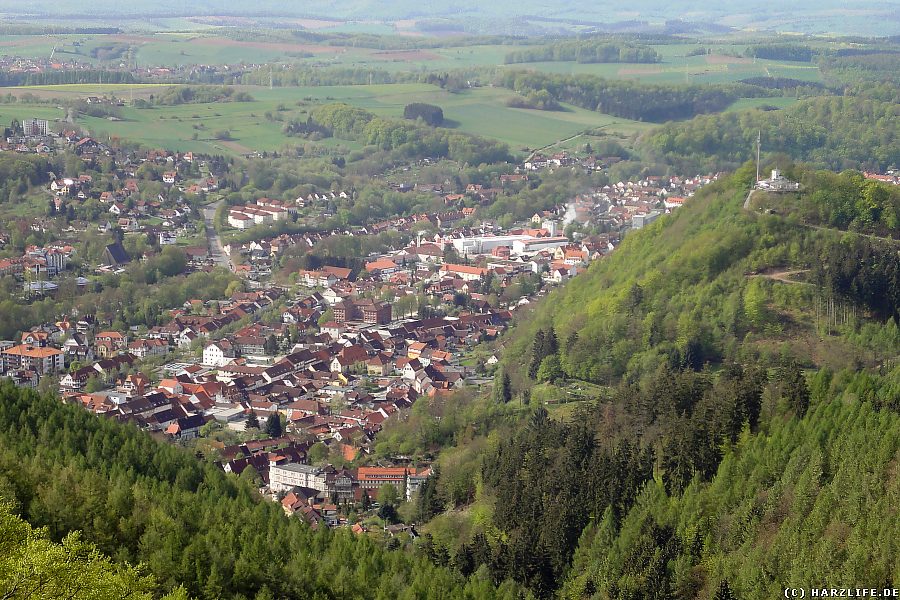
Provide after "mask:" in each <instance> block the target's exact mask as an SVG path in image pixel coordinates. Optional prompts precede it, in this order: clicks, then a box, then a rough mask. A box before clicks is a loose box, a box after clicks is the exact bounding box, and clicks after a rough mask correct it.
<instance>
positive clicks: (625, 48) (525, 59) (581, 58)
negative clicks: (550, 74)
mask: <svg viewBox="0 0 900 600" xmlns="http://www.w3.org/2000/svg"><path fill="white" fill-rule="evenodd" d="M551 61H553V62H561V61H575V62H578V63H658V62H661V61H662V56H660V54H659V52H657V51H656V50H654V49H653V48H651V47H650V46H642V45H636V44H630V43H625V42H612V41H609V40H605V39H594V40H576V41H569V42H558V43H555V44H549V45H546V46H538V47H531V48H523V49H521V50H515V51H513V52H510V53H508V54H507V55H506V56H505V57H504V59H503V62H505V63H506V64H514V63H529V62H551Z"/></svg>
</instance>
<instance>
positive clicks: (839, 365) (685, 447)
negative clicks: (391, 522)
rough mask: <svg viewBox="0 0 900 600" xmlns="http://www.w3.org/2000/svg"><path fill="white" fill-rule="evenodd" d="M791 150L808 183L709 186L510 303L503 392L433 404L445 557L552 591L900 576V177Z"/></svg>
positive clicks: (466, 569)
mask: <svg viewBox="0 0 900 600" xmlns="http://www.w3.org/2000/svg"><path fill="white" fill-rule="evenodd" d="M782 166H784V167H786V168H785V172H786V174H787V176H788V177H790V178H793V179H794V180H796V181H800V182H802V185H803V187H802V190H801V192H800V193H795V194H780V195H778V194H771V195H767V194H763V193H759V192H757V193H755V194H754V195H753V197H752V198H751V201H750V203H749V210H748V209H745V208H744V203H745V200H746V198H747V195H748V194H747V192H748V190H749V188H750V183H751V182H752V180H753V173H754V169H753V168H752V167H751V166H750V165H747V166H745V167H742V168H741V169H739V170H738V171H737V172H736V173H735V174H734V175H733V176H731V177H727V178H724V179H723V180H720V181H719V182H718V183H716V184H714V185H711V186H708V187H707V188H705V189H704V190H703V191H702V192H701V193H699V194H698V195H697V196H696V197H694V198H691V199H690V201H689V202H688V203H687V204H686V206H685V207H684V208H681V209H679V210H678V211H676V213H675V214H673V215H671V216H667V217H664V218H662V219H660V220H658V221H657V222H655V223H654V224H652V225H651V226H649V227H647V228H645V229H643V230H641V231H639V232H632V233H631V234H629V235H628V236H627V237H626V239H625V241H624V243H623V244H622V245H621V246H620V248H618V249H617V250H616V251H615V252H614V253H612V255H611V256H609V257H606V258H604V259H602V260H600V261H599V262H597V263H596V264H594V265H592V266H591V267H590V268H589V270H588V271H587V273H585V274H583V275H581V276H579V277H577V278H575V279H574V280H573V281H571V282H570V283H569V284H568V285H566V286H565V287H564V288H562V289H560V290H558V291H556V292H553V293H551V294H550V295H549V296H548V297H547V298H546V300H545V301H543V302H541V303H540V304H539V305H538V307H537V308H536V309H534V310H533V311H532V312H530V313H528V314H522V315H519V316H518V317H517V319H516V326H515V327H514V329H513V330H512V332H511V334H510V335H509V336H508V337H507V338H506V339H504V340H503V341H502V343H503V345H504V346H505V347H504V352H503V355H504V358H503V360H502V361H501V366H500V372H499V373H498V376H497V378H496V380H495V381H496V382H497V383H496V385H495V387H496V389H495V394H494V396H493V397H492V398H490V399H484V400H483V401H482V402H483V403H484V404H482V405H479V404H478V402H472V403H470V404H469V405H468V406H466V408H465V411H466V412H465V413H464V415H463V416H459V415H458V413H459V412H462V409H456V412H457V414H454V413H451V412H449V411H448V408H447V407H446V406H435V407H434V408H433V409H432V413H431V414H430V416H431V417H432V418H434V419H435V425H434V427H435V428H438V429H439V430H440V431H441V436H442V438H443V439H450V440H451V441H452V442H453V443H455V446H454V444H453V443H451V444H450V445H451V446H452V447H451V448H449V449H445V450H443V452H442V453H441V455H440V457H439V460H438V461H437V472H438V474H437V475H436V476H435V477H434V478H432V480H430V481H429V482H428V483H427V485H426V486H425V487H424V488H423V491H422V494H421V497H420V500H419V510H420V514H421V515H422V516H423V518H431V521H430V523H429V524H428V525H427V526H426V527H424V531H426V532H427V533H428V534H429V535H431V536H433V539H434V541H435V543H436V544H438V545H442V546H443V547H445V548H446V554H445V556H447V557H448V558H447V560H446V562H447V563H448V564H451V565H453V566H455V567H456V568H457V569H458V570H460V571H461V572H462V573H476V572H483V571H487V572H489V573H490V574H491V576H492V577H493V578H494V580H495V581H497V582H499V581H503V580H504V579H506V578H510V577H511V578H513V579H515V580H516V581H519V582H522V583H524V584H525V585H526V586H528V587H529V588H530V589H531V590H533V591H534V592H535V593H536V594H537V595H538V596H540V597H544V598H553V597H563V598H573V599H574V598H641V597H661V598H670V597H683V598H693V597H699V598H704V599H707V598H717V599H720V598H742V599H760V600H762V599H763V598H771V597H772V596H773V595H777V593H778V591H779V590H781V589H783V587H787V586H796V587H803V586H806V587H809V586H811V585H828V586H833V587H848V586H850V587H857V586H870V585H872V586H882V585H883V584H885V583H886V582H896V581H898V580H900V552H898V547H897V529H896V528H897V523H896V518H895V517H896V515H893V513H892V511H894V510H895V509H896V505H897V498H898V494H900V479H898V477H897V464H898V463H900V365H898V359H900V330H898V327H897V318H898V312H900V258H898V254H897V242H896V241H895V240H894V239H892V236H894V235H896V234H897V233H900V231H898V228H897V223H898V222H897V221H894V216H895V215H898V214H900V212H898V211H900V190H897V189H896V188H891V187H888V186H884V185H882V184H879V183H876V182H870V181H867V180H865V179H863V177H862V176H861V175H859V174H858V173H852V172H847V173H842V174H834V173H827V172H816V171H811V170H807V169H804V168H798V167H793V166H789V165H782ZM849 229H855V230H858V231H862V232H867V233H866V235H857V234H854V233H850V232H848V231H846V230H849ZM585 390H589V391H588V392H585ZM585 393H587V394H588V399H587V400H582V401H580V403H579V404H577V405H575V408H574V410H573V409H572V407H571V405H566V404H562V405H559V406H556V404H557V403H559V402H565V401H566V399H568V398H571V397H577V396H581V397H584V395H585ZM519 407H521V408H519ZM439 411H443V412H439ZM439 417H440V420H437V419H438V418H439ZM417 418H418V419H419V422H420V423H421V422H422V421H426V420H427V419H426V416H424V415H422V414H420V415H418V416H417ZM451 419H452V420H453V421H455V422H456V423H458V426H457V429H456V430H455V431H448V430H447V423H448V421H450V420H451ZM426 450H429V448H426ZM448 508H449V509H451V510H447V509H448ZM882 521H883V522H887V521H892V522H891V523H890V525H886V527H885V528H884V529H880V528H878V526H876V525H875V524H876V523H878V522H882ZM436 554H437V555H440V553H436ZM866 582H870V583H866Z"/></svg>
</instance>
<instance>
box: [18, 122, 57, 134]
mask: <svg viewBox="0 0 900 600" xmlns="http://www.w3.org/2000/svg"><path fill="white" fill-rule="evenodd" d="M22 131H23V132H24V133H25V136H26V137H39V136H45V135H49V134H50V124H49V123H48V122H47V120H46V119H25V120H24V121H22Z"/></svg>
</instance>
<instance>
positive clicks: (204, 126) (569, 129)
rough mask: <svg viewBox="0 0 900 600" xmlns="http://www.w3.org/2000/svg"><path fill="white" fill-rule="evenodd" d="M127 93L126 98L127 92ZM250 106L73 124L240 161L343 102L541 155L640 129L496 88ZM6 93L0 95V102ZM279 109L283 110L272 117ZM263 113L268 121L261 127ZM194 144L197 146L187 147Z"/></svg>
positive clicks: (275, 98)
mask: <svg viewBox="0 0 900 600" xmlns="http://www.w3.org/2000/svg"><path fill="white" fill-rule="evenodd" d="M132 88H133V90H132ZM10 89H14V90H15V91H16V93H19V94H23V93H32V94H35V95H37V96H42V97H46V98H74V97H83V96H88V95H97V96H103V95H115V96H117V97H119V98H123V99H128V98H129V97H130V96H132V92H133V96H134V97H147V96H149V94H151V93H153V92H158V91H159V86H143V85H142V86H127V85H109V86H107V85H103V86H100V85H85V86H75V85H71V86H36V87H23V88H10ZM241 89H242V90H246V91H248V92H249V93H250V94H251V95H252V96H253V97H254V98H255V101H254V102H236V103H214V104H184V105H180V106H160V107H154V108H149V109H138V108H132V107H124V108H122V109H121V114H122V120H121V121H111V120H108V119H105V118H96V117H85V116H82V117H79V124H81V125H82V126H83V127H85V128H86V129H87V130H88V131H89V132H91V134H92V135H94V136H96V137H106V136H117V137H120V138H123V139H129V140H134V141H137V142H140V143H142V144H145V145H147V146H150V147H163V148H168V149H173V150H181V151H187V150H191V151H195V152H204V153H214V154H244V153H247V152H252V151H262V150H267V151H271V150H279V149H281V148H283V147H284V146H285V145H286V144H289V143H290V144H305V143H306V141H305V140H303V139H301V138H289V137H287V136H285V135H284V134H283V133H282V131H281V130H282V127H283V124H284V123H283V121H287V120H289V119H291V118H305V117H306V114H307V111H308V110H309V109H310V108H311V107H312V106H313V105H314V104H317V103H324V102H347V103H348V104H352V105H354V106H359V107H361V108H365V109H367V110H371V111H372V112H374V113H376V114H378V115H382V116H388V117H397V118H399V117H402V115H403V109H404V107H405V106H406V105H407V104H409V103H411V102H428V103H432V104H437V105H438V106H441V107H442V108H443V110H444V116H445V119H446V121H447V125H448V126H450V127H453V128H455V129H457V130H459V131H463V132H466V133H473V134H477V135H483V136H485V137H489V138H494V139H498V140H500V141H503V142H506V143H508V144H509V145H510V148H511V149H512V150H513V151H524V149H525V148H538V147H543V146H546V145H549V144H552V143H554V142H557V141H559V140H564V139H567V138H570V137H572V136H574V135H576V134H578V133H580V132H584V131H590V130H598V129H599V130H602V131H603V132H604V133H611V134H616V135H621V136H629V135H632V134H634V133H637V132H640V131H642V130H644V129H645V128H646V127H648V126H647V125H645V124H643V123H638V122H635V121H628V120H626V119H619V118H615V117H610V116H609V115H604V114H601V113H596V112H592V111H588V110H584V109H580V108H576V107H572V106H567V107H566V110H565V111H559V112H549V111H536V110H527V109H517V108H509V107H508V106H506V101H507V100H508V99H509V98H510V97H512V96H513V92H511V91H509V90H506V89H502V88H491V87H485V88H476V89H472V90H467V91H464V92H461V93H456V94H453V93H449V92H446V91H444V90H442V89H440V88H438V87H436V86H431V85H425V84H401V85H371V86H322V87H306V88H275V89H272V90H270V89H267V88H260V87H250V86H242V87H241ZM6 91H7V90H5V89H0V94H3V93H5V92H6ZM279 108H281V109H283V110H279ZM266 113H270V114H271V115H274V118H275V119H278V120H269V119H268V118H267V117H266ZM29 117H39V118H48V119H55V118H62V117H64V114H63V111H61V110H58V109H56V108H55V107H52V106H49V105H41V104H37V105H28V104H19V103H16V104H0V119H3V121H0V122H9V121H10V120H11V119H12V118H18V119H22V118H29ZM223 130H228V131H229V132H230V133H231V137H232V138H233V139H232V140H230V141H220V140H216V139H214V138H215V134H216V132H219V131H223ZM195 136H196V138H197V139H193V138H194V137H195ZM316 143H317V144H320V145H324V146H326V147H335V146H342V147H344V148H347V149H354V148H358V147H359V146H358V144H354V143H352V142H346V141H343V140H334V139H328V140H323V141H321V142H316Z"/></svg>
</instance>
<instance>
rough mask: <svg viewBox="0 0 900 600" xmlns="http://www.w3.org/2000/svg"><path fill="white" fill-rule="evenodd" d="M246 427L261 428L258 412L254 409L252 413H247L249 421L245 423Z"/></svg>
mask: <svg viewBox="0 0 900 600" xmlns="http://www.w3.org/2000/svg"><path fill="white" fill-rule="evenodd" d="M245 428H246V429H259V418H257V416H256V413H255V412H253V411H252V410H251V411H250V414H249V415H247V421H246V424H245Z"/></svg>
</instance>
